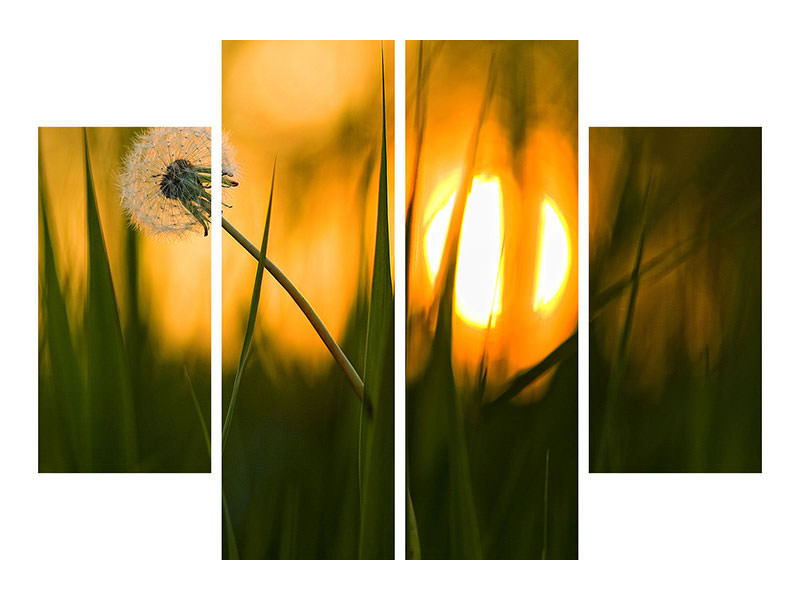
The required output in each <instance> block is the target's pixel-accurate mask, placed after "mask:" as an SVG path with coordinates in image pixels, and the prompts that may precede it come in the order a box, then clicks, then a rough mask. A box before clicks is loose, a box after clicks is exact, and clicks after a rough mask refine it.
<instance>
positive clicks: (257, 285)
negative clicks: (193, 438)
mask: <svg viewBox="0 0 800 600" xmlns="http://www.w3.org/2000/svg"><path fill="white" fill-rule="evenodd" d="M277 164H278V160H277V158H276V159H275V163H274V164H273V165H272V182H271V183H270V187H269V203H268V204H267V218H266V220H265V222H264V235H263V236H262V238H261V251H260V253H259V259H258V266H257V267H256V277H255V281H254V283H253V295H252V298H251V299H250V313H249V314H248V316H247V328H246V330H245V333H244V342H243V343H242V354H241V357H240V358H239V367H238V368H237V369H236V376H235V377H234V380H233V390H232V391H231V399H230V402H229V403H228V411H227V413H226V414H225V422H224V423H223V425H222V451H223V452H224V451H225V447H226V446H227V443H228V436H229V435H230V431H231V426H232V424H233V415H234V412H235V410H236V402H237V400H238V398H239V386H240V384H241V382H242V374H243V373H244V369H245V366H246V364H247V358H248V357H249V356H250V348H251V345H252V341H253V331H254V330H255V326H256V315H257V314H258V302H259V299H260V298H261V281H262V280H263V278H264V268H263V267H264V259H265V258H266V256H267V240H268V239H269V223H270V219H271V218H272V196H273V192H274V191H275V169H276V167H277Z"/></svg>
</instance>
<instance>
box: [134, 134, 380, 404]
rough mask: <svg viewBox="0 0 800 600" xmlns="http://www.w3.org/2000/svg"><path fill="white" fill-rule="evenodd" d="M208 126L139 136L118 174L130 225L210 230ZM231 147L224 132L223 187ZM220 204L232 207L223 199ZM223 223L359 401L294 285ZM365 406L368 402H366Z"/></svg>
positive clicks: (357, 385) (349, 371)
mask: <svg viewBox="0 0 800 600" xmlns="http://www.w3.org/2000/svg"><path fill="white" fill-rule="evenodd" d="M211 172H212V171H211V130H210V129H208V128H204V127H154V128H152V129H149V130H147V131H146V132H144V133H143V134H142V135H140V136H139V137H138V138H137V139H136V141H135V142H134V144H133V147H132V149H131V151H130V153H129V154H128V156H127V158H126V160H125V168H124V170H123V173H122V175H121V176H120V181H119V184H120V196H121V199H122V206H123V209H124V210H125V212H126V213H127V215H128V217H129V219H130V221H131V224H132V225H133V226H134V227H136V228H137V229H140V230H141V231H143V232H144V233H147V234H149V235H163V234H170V235H182V234H185V233H192V232H193V233H200V232H201V231H202V233H203V235H204V236H207V235H208V228H209V224H210V222H211V193H210V189H211ZM236 173H237V168H236V165H235V162H234V160H233V157H232V149H231V147H230V145H229V144H228V142H227V139H226V137H225V136H223V144H222V187H223V190H226V189H228V188H234V187H236V186H238V185H239V184H238V182H237V181H236V179H235V177H236ZM223 206H226V207H227V208H231V206H230V205H229V204H226V203H225V202H223ZM222 226H223V228H224V229H225V231H227V232H228V234H230V236H231V237H232V238H233V239H234V240H236V242H237V243H238V244H239V245H240V246H242V248H244V249H245V250H246V251H247V252H248V253H249V254H250V255H251V256H252V257H253V258H255V259H256V261H260V259H261V260H263V262H262V263H261V264H262V266H263V268H264V269H265V270H266V271H267V272H268V273H269V274H270V275H271V276H272V277H273V278H274V279H275V280H276V281H277V282H278V283H279V284H280V285H281V286H282V287H283V289H285V290H286V292H287V293H288V294H289V296H290V297H291V298H292V300H294V302H295V304H296V305H297V306H298V308H299V309H300V310H301V311H302V312H303V314H304V315H305V317H306V319H307V320H308V322H309V323H311V326H312V327H313V328H314V329H315V330H316V332H317V334H318V335H319V337H320V339H321V340H322V342H323V343H324V344H325V346H326V347H327V348H328V350H329V351H330V353H331V355H332V356H333V358H334V360H335V361H336V363H337V364H338V365H339V366H340V367H341V369H342V371H344V374H345V376H346V377H347V380H348V381H349V383H350V385H351V386H352V387H353V390H354V391H355V393H356V395H357V396H358V398H359V400H361V401H363V400H364V383H363V381H362V380H361V377H359V375H358V373H357V372H356V370H355V368H353V365H352V364H351V363H350V361H349V360H348V359H347V356H345V354H344V352H343V351H342V349H341V347H340V346H339V345H338V344H337V343H336V342H335V341H334V339H333V336H332V335H331V334H330V332H329V331H328V329H327V327H325V324H324V323H323V322H322V320H321V319H320V318H319V316H318V315H317V313H316V312H315V311H314V309H313V308H312V306H311V304H310V303H309V302H308V300H307V299H306V298H305V296H303V294H302V293H301V292H300V290H299V289H297V286H295V285H294V284H293V283H292V281H291V280H290V279H289V278H288V277H287V276H286V275H285V274H284V273H283V272H282V271H281V270H280V269H279V268H278V267H277V266H276V265H275V264H274V263H273V262H272V261H271V260H269V259H268V258H267V257H266V256H264V257H260V256H259V251H258V249H257V248H256V247H255V246H254V245H253V244H252V243H251V242H250V241H249V240H248V239H247V238H246V237H245V236H244V235H242V234H241V233H240V232H239V231H238V230H237V229H236V228H235V227H234V226H233V225H231V224H230V223H229V222H228V221H227V219H225V218H224V217H223V219H222ZM367 409H369V406H367Z"/></svg>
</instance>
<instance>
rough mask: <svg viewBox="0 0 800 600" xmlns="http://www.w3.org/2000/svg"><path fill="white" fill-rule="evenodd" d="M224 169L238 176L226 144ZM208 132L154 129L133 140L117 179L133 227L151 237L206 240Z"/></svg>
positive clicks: (209, 140) (209, 167)
mask: <svg viewBox="0 0 800 600" xmlns="http://www.w3.org/2000/svg"><path fill="white" fill-rule="evenodd" d="M222 154H223V158H222V169H223V171H224V174H227V176H228V177H229V178H233V177H235V176H236V173H237V168H236V165H235V164H234V162H233V158H232V156H231V152H230V148H229V146H228V143H227V138H224V139H223V152H222ZM210 173H211V130H210V129H208V128H205V127H154V128H152V129H148V130H147V131H145V132H144V133H142V134H141V135H140V136H138V137H137V138H136V140H135V141H134V143H133V147H132V148H131V151H130V152H129V153H128V155H127V157H126V158H125V162H124V166H123V171H122V174H121V176H120V179H119V186H120V197H121V200H122V207H123V209H124V211H125V213H126V214H127V215H128V217H129V219H130V221H131V224H132V225H133V226H134V227H136V228H137V229H140V230H141V231H143V232H144V233H146V234H149V235H168V234H173V235H175V234H176V235H181V234H184V233H199V234H201V235H203V234H205V233H206V231H207V227H208V221H209V220H210V217H211V210H210V204H209V202H208V200H207V194H208V193H209V192H210V184H209V182H208V178H210Z"/></svg>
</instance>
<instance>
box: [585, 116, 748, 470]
mask: <svg viewBox="0 0 800 600" xmlns="http://www.w3.org/2000/svg"><path fill="white" fill-rule="evenodd" d="M589 146H590V157H589V162H590V165H589V168H590V172H589V176H590V202H591V206H590V239H589V253H590V264H589V277H590V280H589V284H590V317H589V318H590V345H589V348H590V367H589V372H590V465H591V468H592V470H594V471H645V472H654V471H659V472H663V471H667V472H674V471H678V472H720V471H736V472H741V471H746V472H760V471H761V129H760V128H592V129H591V130H590V138H589Z"/></svg>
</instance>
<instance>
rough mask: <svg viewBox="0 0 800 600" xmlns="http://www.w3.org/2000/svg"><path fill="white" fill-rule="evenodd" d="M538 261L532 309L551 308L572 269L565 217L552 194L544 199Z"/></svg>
mask: <svg viewBox="0 0 800 600" xmlns="http://www.w3.org/2000/svg"><path fill="white" fill-rule="evenodd" d="M539 231H540V235H539V240H540V241H539V265H538V269H537V277H536V294H535V296H534V301H533V310H539V309H548V308H550V307H551V306H552V305H553V304H554V302H555V300H556V299H557V298H558V295H559V293H560V292H561V290H562V289H563V288H564V284H565V282H566V281H567V274H568V273H569V236H568V235H567V225H566V223H565V222H564V218H563V217H562V216H561V214H559V212H558V209H557V208H556V207H555V203H554V202H553V199H552V198H550V196H545V199H544V201H543V202H542V216H541V224H540V226H539Z"/></svg>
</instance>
